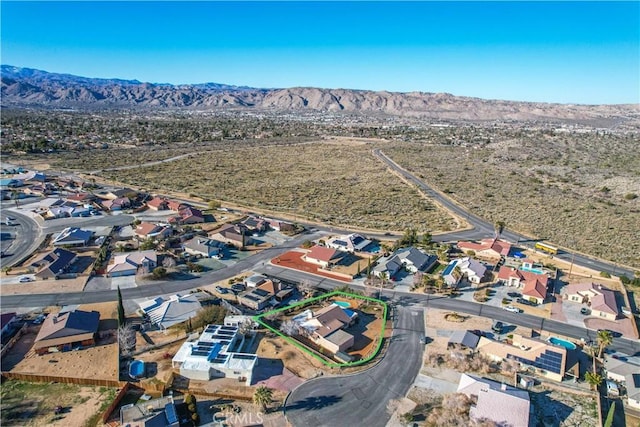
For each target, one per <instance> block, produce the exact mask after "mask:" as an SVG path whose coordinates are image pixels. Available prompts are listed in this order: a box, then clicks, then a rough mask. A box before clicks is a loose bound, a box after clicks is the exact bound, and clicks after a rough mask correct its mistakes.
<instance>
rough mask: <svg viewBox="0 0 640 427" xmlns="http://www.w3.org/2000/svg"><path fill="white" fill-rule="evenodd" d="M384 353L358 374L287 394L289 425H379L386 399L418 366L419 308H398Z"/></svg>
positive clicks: (403, 388)
mask: <svg viewBox="0 0 640 427" xmlns="http://www.w3.org/2000/svg"><path fill="white" fill-rule="evenodd" d="M393 320H394V322H393V336H392V337H391V340H390V343H389V347H388V348H387V352H386V355H385V356H384V358H383V359H382V361H380V362H379V363H378V364H377V365H375V366H373V367H372V368H370V369H367V370H366V371H364V372H361V373H358V374H354V375H346V376H332V377H319V378H316V379H313V380H310V381H306V382H305V383H303V384H302V385H300V386H299V387H298V388H296V389H295V390H293V391H292V392H291V394H290V395H289V397H288V399H287V402H286V405H285V414H286V417H287V419H288V420H289V421H290V422H291V423H292V424H293V425H294V426H314V427H315V426H331V427H333V426H335V425H341V426H369V427H375V426H385V425H386V424H387V422H388V421H389V418H390V414H389V413H388V411H387V404H388V403H389V401H390V400H391V399H400V398H402V397H404V396H405V395H406V393H407V391H408V390H409V387H411V384H413V382H414V380H415V378H416V376H417V375H418V373H419V372H420V367H421V366H422V354H423V350H424V344H420V338H421V337H424V335H425V332H424V317H423V311H422V310H412V309H410V308H406V307H398V308H397V309H396V310H395V316H394V319H393Z"/></svg>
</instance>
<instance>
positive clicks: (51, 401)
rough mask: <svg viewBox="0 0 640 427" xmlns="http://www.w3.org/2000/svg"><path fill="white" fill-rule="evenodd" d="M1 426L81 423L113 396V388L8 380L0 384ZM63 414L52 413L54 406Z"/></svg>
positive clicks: (29, 426) (97, 411) (98, 410)
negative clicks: (0, 385)
mask: <svg viewBox="0 0 640 427" xmlns="http://www.w3.org/2000/svg"><path fill="white" fill-rule="evenodd" d="M1 395H2V406H1V408H2V411H0V413H1V414H2V415H1V424H2V425H3V426H20V427H32V426H33V427H35V426H60V427H62V426H64V427H66V426H82V425H84V424H85V422H87V420H89V418H91V417H93V416H94V415H95V414H97V413H99V412H100V410H101V409H102V408H103V407H104V405H105V404H108V403H110V402H111V401H112V400H113V398H114V396H115V389H106V388H100V387H84V386H76V385H72V384H60V383H55V384H49V383H28V382H23V381H14V380H9V381H6V382H5V383H3V384H2V394H1ZM58 405H59V406H61V407H62V413H61V414H59V415H55V414H54V408H55V407H56V406H58Z"/></svg>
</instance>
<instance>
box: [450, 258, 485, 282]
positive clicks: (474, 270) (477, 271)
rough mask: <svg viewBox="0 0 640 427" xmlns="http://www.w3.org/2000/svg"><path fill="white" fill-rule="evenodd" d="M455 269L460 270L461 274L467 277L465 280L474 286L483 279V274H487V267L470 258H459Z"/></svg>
mask: <svg viewBox="0 0 640 427" xmlns="http://www.w3.org/2000/svg"><path fill="white" fill-rule="evenodd" d="M456 267H457V268H459V269H460V272H461V273H462V274H464V275H465V276H467V279H468V280H469V281H470V282H471V283H475V284H478V283H480V282H481V281H482V279H483V278H484V274H485V273H486V272H487V267H485V266H484V265H482V263H480V262H479V261H476V260H475V259H473V258H470V257H464V258H460V259H459V260H458V263H457V264H456Z"/></svg>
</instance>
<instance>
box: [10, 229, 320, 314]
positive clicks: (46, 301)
mask: <svg viewBox="0 0 640 427" xmlns="http://www.w3.org/2000/svg"><path fill="white" fill-rule="evenodd" d="M319 237H320V234H301V235H299V236H297V237H296V238H294V239H292V240H290V241H288V242H287V243H286V244H284V245H281V246H274V247H272V248H269V249H265V250H263V251H261V252H259V253H257V254H255V255H253V256H251V257H248V258H245V259H244V260H241V261H239V262H237V263H236V264H234V265H233V266H230V267H226V268H223V269H221V270H218V271H214V272H212V273H207V274H205V275H202V276H194V278H193V279H191V280H180V281H157V282H154V283H153V284H147V285H141V286H138V287H136V288H127V289H122V297H123V299H138V298H148V297H153V296H157V295H165V294H173V293H176V292H181V291H186V290H190V289H194V288H197V287H200V286H206V285H210V284H212V283H214V282H217V281H220V280H225V279H228V278H229V277H233V276H235V275H238V274H240V273H243V272H245V271H247V270H251V269H253V268H254V267H255V266H256V265H261V264H265V263H268V262H269V261H270V260H271V259H272V258H275V257H276V256H278V255H280V254H282V253H284V252H287V251H289V250H291V249H293V248H296V247H299V246H300V245H301V244H302V242H304V241H305V240H313V239H317V238H319ZM116 299H117V293H116V291H112V290H109V291H94V292H66V293H50V294H22V295H6V296H3V297H2V299H0V307H1V308H2V310H5V309H11V308H28V307H46V306H50V305H67V304H89V303H94V302H106V301H115V300H116Z"/></svg>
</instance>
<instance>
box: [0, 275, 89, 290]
mask: <svg viewBox="0 0 640 427" xmlns="http://www.w3.org/2000/svg"><path fill="white" fill-rule="evenodd" d="M17 276H18V275H16V274H14V272H13V271H12V272H11V275H6V274H4V273H2V277H3V278H5V277H17ZM86 282H87V276H80V277H77V278H75V279H62V280H36V281H34V282H27V283H16V284H10V285H2V286H1V288H0V289H2V294H3V295H23V294H48V293H59V292H82V290H83V289H84V285H85V283H86Z"/></svg>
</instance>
